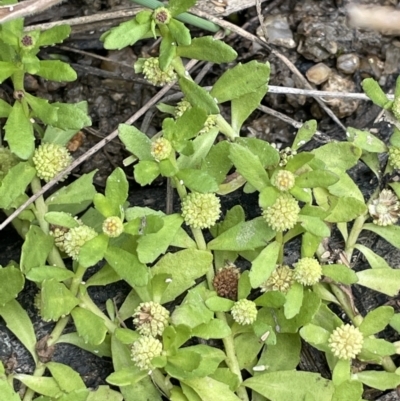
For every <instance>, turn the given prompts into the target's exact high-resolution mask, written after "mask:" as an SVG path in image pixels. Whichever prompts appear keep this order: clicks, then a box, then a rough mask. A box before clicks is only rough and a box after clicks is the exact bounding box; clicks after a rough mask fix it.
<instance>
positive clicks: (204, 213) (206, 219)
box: [182, 192, 221, 228]
mask: <svg viewBox="0 0 400 401" xmlns="http://www.w3.org/2000/svg"><path fill="white" fill-rule="evenodd" d="M220 214H221V202H220V200H219V198H218V197H217V196H216V195H215V194H213V193H208V194H202V193H200V192H191V193H190V194H188V195H187V196H186V198H185V199H184V200H183V201H182V217H183V218H184V220H185V223H186V224H187V225H188V226H190V227H192V228H210V227H212V226H213V225H214V224H215V223H216V222H217V220H218V218H219V215H220Z"/></svg>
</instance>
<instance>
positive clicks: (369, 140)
mask: <svg viewBox="0 0 400 401" xmlns="http://www.w3.org/2000/svg"><path fill="white" fill-rule="evenodd" d="M346 135H347V138H348V140H349V141H350V142H353V143H354V145H356V146H358V147H359V148H361V149H363V150H366V151H367V152H372V153H383V152H387V146H386V145H385V143H384V142H382V141H381V140H380V139H378V138H377V137H376V136H375V135H373V134H371V132H369V131H361V130H359V129H356V128H352V127H348V128H347V132H346Z"/></svg>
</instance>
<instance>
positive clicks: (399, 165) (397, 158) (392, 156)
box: [389, 119, 400, 170]
mask: <svg viewBox="0 0 400 401" xmlns="http://www.w3.org/2000/svg"><path fill="white" fill-rule="evenodd" d="M399 121H400V119H399ZM389 165H390V166H392V167H393V168H396V169H399V170H400V148H399V147H397V146H389Z"/></svg>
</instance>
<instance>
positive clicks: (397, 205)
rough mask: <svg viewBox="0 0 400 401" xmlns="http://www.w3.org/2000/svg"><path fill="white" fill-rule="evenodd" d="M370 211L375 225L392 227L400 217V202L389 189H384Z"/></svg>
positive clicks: (369, 208) (370, 205)
mask: <svg viewBox="0 0 400 401" xmlns="http://www.w3.org/2000/svg"><path fill="white" fill-rule="evenodd" d="M368 211H369V214H370V215H371V217H372V218H373V223H374V224H376V225H378V226H390V225H392V224H395V223H397V220H398V219H399V216H400V201H399V199H398V198H397V196H396V195H395V194H394V193H393V192H392V191H390V190H389V189H384V190H383V191H382V192H381V193H380V194H379V197H378V199H375V200H373V201H372V202H371V203H370V204H369V206H368Z"/></svg>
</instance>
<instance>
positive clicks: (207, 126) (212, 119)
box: [199, 114, 217, 135]
mask: <svg viewBox="0 0 400 401" xmlns="http://www.w3.org/2000/svg"><path fill="white" fill-rule="evenodd" d="M216 125H217V115H216V114H211V115H209V116H208V117H207V120H206V122H205V123H204V125H203V128H202V129H201V130H200V132H199V135H201V134H206V133H207V132H209V131H210V130H211V128H214V127H215V126H216Z"/></svg>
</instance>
